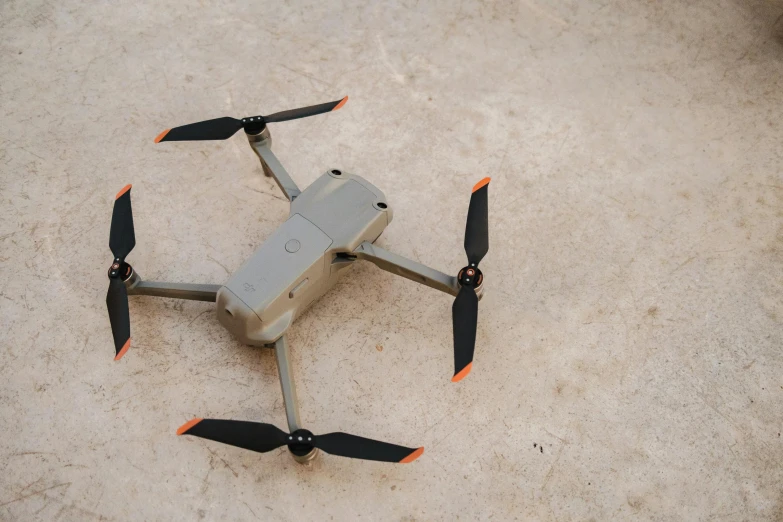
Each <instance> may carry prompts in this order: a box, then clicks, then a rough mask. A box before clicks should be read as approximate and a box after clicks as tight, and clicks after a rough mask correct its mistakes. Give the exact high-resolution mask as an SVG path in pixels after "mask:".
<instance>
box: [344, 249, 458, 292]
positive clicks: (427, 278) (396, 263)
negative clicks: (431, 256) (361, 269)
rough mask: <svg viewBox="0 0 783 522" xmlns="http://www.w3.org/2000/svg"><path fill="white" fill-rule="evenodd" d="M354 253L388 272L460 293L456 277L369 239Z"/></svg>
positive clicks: (437, 288) (442, 289) (436, 287)
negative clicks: (391, 250) (389, 249)
mask: <svg viewBox="0 0 783 522" xmlns="http://www.w3.org/2000/svg"><path fill="white" fill-rule="evenodd" d="M352 255H354V256H356V258H357V259H364V260H365V261H369V262H371V263H373V264H375V265H377V266H378V267H379V268H381V269H383V270H386V271H387V272H391V273H392V274H397V275H399V276H402V277H404V278H406V279H410V280H411V281H416V282H417V283H420V284H423V285H425V286H429V287H430V288H434V289H435V290H440V291H441V292H445V293H447V294H449V295H454V296H456V295H457V294H458V293H459V289H460V286H459V283H458V282H457V278H456V277H453V276H450V275H446V274H444V273H443V272H441V271H439V270H435V269H434V268H430V267H428V266H425V265H422V264H421V263H418V262H416V261H413V260H411V259H408V258H406V257H403V256H400V255H397V254H394V253H392V252H389V251H388V250H384V249H383V248H381V247H379V246H377V245H373V244H372V243H370V242H369V241H365V242H364V243H362V244H361V245H359V246H358V247H357V248H356V250H354V251H353V252H352Z"/></svg>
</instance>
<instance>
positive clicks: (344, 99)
mask: <svg viewBox="0 0 783 522" xmlns="http://www.w3.org/2000/svg"><path fill="white" fill-rule="evenodd" d="M346 103H348V96H346V97H345V98H343V99H342V100H340V103H338V104H337V105H335V106H334V109H332V112H334V111H336V110H337V109H340V108H341V107H342V106H343V105H345V104H346Z"/></svg>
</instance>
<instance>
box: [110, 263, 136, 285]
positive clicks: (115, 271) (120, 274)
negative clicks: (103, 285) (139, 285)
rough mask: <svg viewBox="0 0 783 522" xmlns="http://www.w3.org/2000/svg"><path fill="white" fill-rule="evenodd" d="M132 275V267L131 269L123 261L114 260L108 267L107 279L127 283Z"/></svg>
mask: <svg viewBox="0 0 783 522" xmlns="http://www.w3.org/2000/svg"><path fill="white" fill-rule="evenodd" d="M132 273H133V267H131V266H130V265H129V264H128V263H126V262H125V261H118V260H116V259H115V260H114V263H112V265H111V266H110V267H109V279H122V280H123V281H127V280H128V278H129V277H130V276H131V274H132Z"/></svg>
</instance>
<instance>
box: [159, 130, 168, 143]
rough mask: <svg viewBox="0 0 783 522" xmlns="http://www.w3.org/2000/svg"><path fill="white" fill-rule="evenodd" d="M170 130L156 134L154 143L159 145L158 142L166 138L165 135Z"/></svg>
mask: <svg viewBox="0 0 783 522" xmlns="http://www.w3.org/2000/svg"><path fill="white" fill-rule="evenodd" d="M170 130H171V129H166V130H164V131H163V132H161V133H160V134H158V137H157V138H155V143H160V140H162V139H163V138H165V137H166V134H168V133H169V131H170Z"/></svg>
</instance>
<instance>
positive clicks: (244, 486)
mask: <svg viewBox="0 0 783 522" xmlns="http://www.w3.org/2000/svg"><path fill="white" fill-rule="evenodd" d="M781 15H783V2H780V1H776V0H775V1H772V0H770V1H765V0H747V1H743V0H709V1H707V0H703V1H701V0H700V1H670V2H634V1H627V0H626V1H616V2H606V3H604V2H601V1H597V0H582V1H576V0H571V1H567V0H550V1H544V0H520V1H519V2H487V3H485V4H478V3H471V2H462V3H458V4H455V3H454V2H447V1H441V2H422V3H420V4H419V5H414V4H413V3H411V5H403V4H392V3H374V2H373V3H369V5H363V4H349V3H341V2H331V1H327V2H312V3H302V2H294V3H292V4H285V5H272V3H268V2H252V3H242V4H240V5H237V4H234V3H232V2H167V1H164V2H160V1H156V2H147V1H141V2H125V3H117V2H112V3H109V2H103V3H98V2H96V3H91V4H87V3H85V4H79V3H77V2H73V1H71V0H66V1H64V2H41V1H5V2H2V3H1V4H0V36H1V37H2V38H1V39H0V42H1V43H0V52H1V53H2V54H1V56H2V60H0V110H1V114H2V125H0V169H1V170H0V172H1V173H2V177H1V178H0V321H1V322H2V325H1V326H2V327H1V328H0V368H1V369H2V370H1V371H2V381H1V382H0V412H1V415H2V424H1V425H0V467H1V469H2V473H0V518H2V519H4V520H93V519H101V520H179V519H185V520H200V519H206V520H243V519H265V520H355V519H359V518H361V519H364V520H367V519H370V520H474V519H490V518H491V519H493V520H512V519H517V520H553V521H554V520H557V521H564V520H629V519H639V520H753V521H758V520H783V486H781V484H782V483H783V469H782V466H783V465H781V462H783V438H781V435H780V434H781V432H782V431H783V406H782V405H783V348H782V346H783V327H781V322H782V321H783V299H782V296H783V173H782V167H781V164H782V163H781V162H782V161H783V120H782V119H781V114H782V113H783V111H782V109H781V108H782V107H783V80H781V78H783V18H781ZM345 94H348V95H350V101H349V102H348V104H347V105H346V106H345V108H343V109H342V110H340V111H339V112H336V113H334V114H330V115H328V116H319V117H316V118H312V119H309V120H301V121H297V122H291V123H287V124H278V125H276V126H275V127H274V128H273V134H274V139H275V150H276V152H277V154H278V156H279V157H280V159H281V161H283V163H284V164H285V165H286V166H287V168H288V170H289V171H290V172H291V174H292V175H293V177H294V178H295V179H296V181H297V182H298V183H299V184H300V185H301V186H305V185H307V184H308V183H310V182H311V181H312V180H314V179H315V178H316V177H317V176H318V175H319V174H320V173H321V172H323V171H324V170H325V169H326V168H329V167H339V168H343V169H345V170H347V171H349V172H355V173H358V174H361V175H364V176H366V177H367V178H368V179H370V180H371V181H372V182H374V183H376V184H377V185H378V186H379V187H380V188H382V189H383V190H384V191H385V192H386V194H387V195H388V197H389V201H390V203H391V204H392V205H393V206H394V208H395V220H394V222H393V223H392V224H391V226H390V227H389V228H388V229H387V230H386V232H385V233H384V235H383V236H382V237H381V239H380V240H379V244H380V245H382V246H384V247H385V248H388V249H390V250H393V251H395V252H398V253H400V254H403V255H407V256H410V257H412V258H414V259H417V260H419V261H422V262H425V263H428V264H430V265H432V266H434V267H436V268H440V269H443V270H446V271H448V272H452V271H456V270H457V269H458V268H460V267H461V266H462V265H463V264H464V254H463V252H462V247H461V245H462V237H463V231H464V220H465V214H466V209H467V203H468V198H469V192H470V187H471V186H472V184H473V183H474V182H475V181H477V180H479V179H481V178H482V177H484V176H485V175H489V176H492V178H493V181H492V184H491V186H490V222H491V231H490V232H491V249H490V253H489V256H488V257H487V259H486V260H485V262H484V265H483V268H484V271H485V273H486V275H487V295H486V297H485V299H484V300H483V301H482V303H481V312H480V326H479V333H478V348H477V352H476V362H475V364H474V369H473V372H472V374H471V375H470V376H469V377H468V378H467V379H465V380H464V381H462V382H461V383H459V384H452V383H451V382H450V381H449V378H450V377H451V372H452V364H453V363H452V355H451V325H450V317H451V312H450V307H451V299H450V298H449V297H448V296H446V295H443V294H440V293H438V292H436V291H433V290H430V289H427V288H424V287H419V286H417V285H415V284H414V283H411V282H409V281H407V280H404V279H400V278H396V277H394V276H392V275H390V274H387V273H385V272H381V271H380V270H379V269H377V268H376V267H374V266H372V265H367V264H361V265H358V266H355V267H354V268H353V269H352V273H351V274H350V277H346V278H344V279H343V280H342V281H341V283H340V284H339V285H338V286H337V287H336V288H335V289H334V290H333V291H332V292H331V293H329V294H328V295H327V296H326V297H325V298H324V299H322V300H321V301H319V302H318V303H317V304H316V305H315V306H314V307H313V308H312V309H311V310H310V311H309V312H308V313H307V314H306V315H305V316H304V317H302V319H301V320H299V321H298V322H297V323H296V324H295V325H294V327H293V328H292V329H291V331H290V344H291V347H292V351H293V362H294V364H295V375H296V377H297V383H298V386H299V394H300V399H301V413H302V418H303V420H304V422H305V423H306V425H307V426H308V427H310V428H311V429H313V430H314V431H316V432H327V431H332V430H344V431H349V432H352V433H356V434H360V435H365V436H370V437H376V438H380V439H383V440H388V441H392V442H397V443H401V444H408V445H423V446H425V448H426V451H425V453H424V455H423V456H422V457H421V458H420V459H419V460H418V461H416V462H415V463H414V464H410V465H384V464H378V463H368V462H360V461H355V460H350V459H341V458H338V457H330V456H323V458H321V459H320V460H318V461H317V462H316V463H315V464H314V465H313V466H311V467H309V468H305V467H302V466H299V465H297V464H295V463H294V462H293V461H292V460H291V458H290V457H289V456H288V455H287V453H286V452H285V451H284V450H280V451H277V452H274V453H271V454H266V455H258V454H253V453H250V452H247V451H242V450H239V449H235V448H231V447H227V446H223V445H220V444H217V443H209V442H206V441H201V440H196V439H192V438H190V439H188V438H180V437H176V436H175V435H174V431H175V430H176V428H177V427H178V426H179V425H180V424H182V423H183V422H184V421H186V420H188V419H190V418H192V417H194V416H207V417H222V418H237V419H249V420H260V421H268V422H273V423H276V424H277V425H279V426H284V425H285V416H284V411H283V407H282V400H281V394H280V389H279V384H278V381H277V377H276V368H275V362H274V356H273V353H272V352H271V351H265V350H263V349H252V348H248V347H245V346H242V345H241V344H239V343H238V342H237V341H236V340H234V339H233V338H232V337H231V336H230V335H229V334H228V333H227V332H226V331H224V330H223V329H222V328H221V327H220V326H219V324H218V323H217V321H216V319H215V318H214V316H213V307H212V305H210V304H207V303H192V302H181V301H174V300H161V299H155V298H144V297H139V298H133V299H132V300H131V305H130V310H131V318H132V333H133V340H134V342H133V346H132V348H131V350H130V352H129V353H128V354H127V355H126V356H125V358H124V359H122V360H121V361H120V362H117V363H114V362H113V361H112V357H113V347H112V339H111V334H110V330H109V323H108V319H107V314H106V310H105V304H104V300H105V294H106V288H107V286H108V284H107V280H106V269H107V267H108V265H109V262H110V253H109V250H108V232H109V223H110V218H111V208H112V200H113V196H114V194H115V192H116V191H117V190H119V189H120V188H121V187H122V186H123V185H125V184H126V183H133V184H134V189H133V204H134V215H135V219H136V236H137V246H136V249H135V250H134V251H133V253H132V254H131V256H130V257H129V261H130V262H131V263H132V264H133V265H134V266H135V267H136V268H137V269H138V271H139V272H140V273H141V274H142V275H143V276H144V277H146V278H148V279H158V280H169V281H189V282H205V283H222V282H224V281H225V280H226V278H227V277H228V274H229V273H230V272H231V271H232V270H234V269H236V268H237V267H238V266H239V265H240V264H241V263H242V261H243V259H245V258H246V257H247V256H248V255H249V254H251V252H253V251H254V249H255V248H256V247H257V246H258V245H259V244H261V242H262V241H263V240H264V238H266V237H267V236H269V234H270V233H271V232H272V231H273V230H274V229H275V227H276V226H277V225H278V224H279V223H280V222H281V221H282V220H283V219H284V218H285V216H286V215H287V203H286V202H285V201H284V200H283V198H282V197H281V195H280V193H279V191H278V190H277V188H276V186H275V185H274V184H273V182H271V181H269V180H268V179H266V178H264V177H263V176H262V174H261V169H260V167H259V165H258V163H257V160H256V158H255V157H254V155H253V154H252V152H251V150H250V149H249V148H248V146H247V143H246V141H245V140H244V138H243V137H242V136H241V135H239V136H236V137H235V138H233V139H231V140H229V141H226V142H215V143H201V144H193V143H191V144H168V145H165V146H164V145H163V144H161V145H155V144H153V142H152V140H153V138H154V137H155V136H156V135H157V134H158V133H159V132H160V131H161V130H163V129H165V128H167V127H170V126H172V125H174V124H183V123H187V122H191V121H197V120H200V119H205V118H210V117H217V116H223V115H233V116H244V115H250V114H257V113H259V112H272V111H276V110H282V109H287V108H291V107H296V106H299V105H303V104H310V103H318V102H323V101H329V100H333V99H337V98H339V97H341V96H343V95H345Z"/></svg>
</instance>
